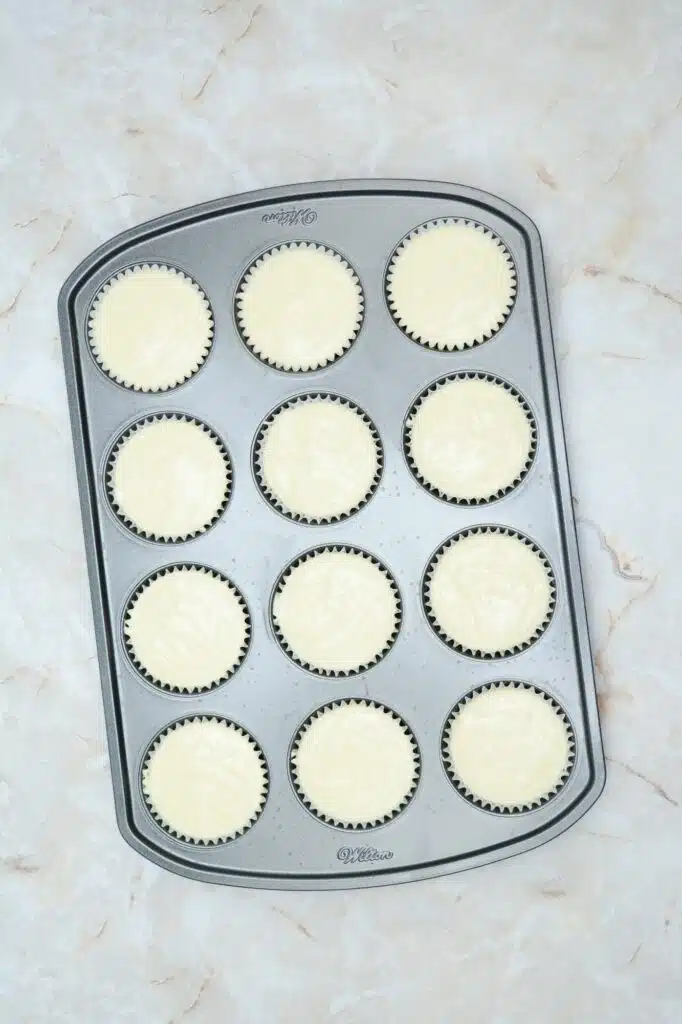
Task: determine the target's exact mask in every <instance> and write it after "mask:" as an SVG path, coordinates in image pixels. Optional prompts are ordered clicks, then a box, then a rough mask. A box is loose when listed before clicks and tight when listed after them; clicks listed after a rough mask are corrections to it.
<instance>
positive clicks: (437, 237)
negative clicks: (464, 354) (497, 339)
mask: <svg viewBox="0 0 682 1024" xmlns="http://www.w3.org/2000/svg"><path fill="white" fill-rule="evenodd" d="M387 291H388V300H389V305H390V308H391V311H392V313H393V315H394V317H395V318H396V320H397V321H398V323H399V324H400V326H401V327H402V328H403V329H404V330H405V331H406V332H407V333H408V334H409V335H410V336H411V337H412V338H414V339H415V340H416V341H419V342H421V344H422V345H426V346H428V347H429V348H435V349H441V350H447V351H452V350H454V349H462V348H467V347H469V346H471V345H476V344H479V343H480V342H482V341H484V340H485V339H486V338H489V337H490V336H491V335H492V334H493V333H494V332H495V331H497V330H498V329H499V327H500V326H501V325H502V323H503V322H504V320H505V318H506V317H507V315H508V313H509V310H510V309H511V306H512V302H513V299H514V293H515V291H516V275H515V272H514V265H513V263H512V260H511V257H510V255H509V253H508V252H507V250H506V248H505V247H504V246H503V244H502V243H501V242H500V240H499V239H498V238H497V236H496V235H494V234H493V233H492V232H491V231H489V230H488V229H487V228H482V227H480V226H478V225H476V224H472V223H469V222H467V221H463V220H445V221H435V222H433V223H432V224H430V225H426V226H425V227H424V228H422V229H419V230H418V231H416V232H415V233H414V234H413V235H411V236H410V237H409V238H407V239H406V240H405V241H404V242H403V244H402V245H401V246H400V248H399V249H398V251H397V253H396V256H395V258H394V259H393V261H392V263H391V265H390V267H389V271H388V280H387Z"/></svg>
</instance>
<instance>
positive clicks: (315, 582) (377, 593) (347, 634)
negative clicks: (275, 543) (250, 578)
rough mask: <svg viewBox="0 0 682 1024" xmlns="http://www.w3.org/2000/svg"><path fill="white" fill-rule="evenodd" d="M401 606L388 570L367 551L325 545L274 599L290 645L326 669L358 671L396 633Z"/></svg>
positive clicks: (280, 625) (286, 581) (301, 658)
mask: <svg viewBox="0 0 682 1024" xmlns="http://www.w3.org/2000/svg"><path fill="white" fill-rule="evenodd" d="M399 615H400V606H399V601H398V597H397V594H396V592H395V590H394V589H393V587H392V585H391V581H390V579H389V577H388V576H387V574H386V572H385V571H384V570H383V569H381V568H380V567H379V566H378V565H376V563H375V562H373V561H372V560H371V559H370V558H369V557H368V556H367V555H364V554H360V553H359V552H354V551H343V550H339V549H323V550H320V551H319V552H316V553H315V554H313V555H312V556H311V557H310V558H307V559H305V560H304V561H302V562H300V563H299V564H298V565H297V566H295V568H294V569H293V570H292V572H291V573H290V574H289V575H288V576H287V577H286V578H285V579H284V582H283V584H282V586H281V589H280V590H279V591H278V592H277V594H276V595H275V599H274V602H273V619H274V622H275V625H276V627H277V628H278V630H279V631H280V632H281V635H282V637H283V639H284V642H285V643H286V645H287V647H288V649H289V650H290V651H291V653H292V654H293V656H294V657H295V658H296V659H297V660H298V661H301V662H303V663H305V664H307V665H309V666H310V667H311V668H312V669H313V670H315V671H318V672H322V673H345V672H357V671H359V670H360V669H362V668H363V667H364V666H367V665H371V664H372V663H373V662H374V661H376V660H377V658H379V657H380V656H381V655H382V654H383V653H384V651H385V650H386V648H387V647H388V645H389V644H391V643H392V642H393V640H394V638H395V635H396V632H397V628H398V625H399Z"/></svg>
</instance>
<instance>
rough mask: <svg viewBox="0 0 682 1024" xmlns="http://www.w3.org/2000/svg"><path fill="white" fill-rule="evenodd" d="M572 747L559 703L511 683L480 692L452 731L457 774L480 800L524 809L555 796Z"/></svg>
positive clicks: (449, 751)
mask: <svg viewBox="0 0 682 1024" xmlns="http://www.w3.org/2000/svg"><path fill="white" fill-rule="evenodd" d="M571 753H572V751H571V743H570V739H569V730H568V727H567V724H566V722H565V720H564V718H563V716H562V715H561V714H560V712H559V711H558V710H557V709H556V707H555V706H554V704H552V702H551V701H549V700H548V699H547V698H546V697H544V696H542V695H541V694H539V693H536V692H535V690H533V689H531V688H529V687H522V686H514V685H512V684H508V683H505V684H502V685H498V686H493V687H491V688H490V689H486V690H484V691H483V692H482V693H478V694H475V695H474V696H473V698H472V699H471V700H469V701H467V702H466V703H465V704H464V705H463V706H462V707H461V708H460V710H459V711H458V712H457V713H456V715H455V716H454V718H453V719H452V721H451V724H450V727H449V731H448V732H447V735H446V755H447V759H448V762H449V764H450V767H451V769H452V772H453V774H454V775H455V777H456V778H457V779H458V780H459V782H460V783H461V784H462V785H463V786H464V787H465V789H467V790H468V791H469V793H471V794H472V796H474V797H475V798H476V799H477V800H480V801H481V802H482V803H488V804H492V805H493V806H494V807H500V808H508V809H510V808H516V809H523V808H525V807H530V806H532V805H533V804H535V803H537V802H539V801H540V800H543V799H544V798H546V797H548V796H550V795H551V794H552V793H553V792H554V791H555V790H556V789H557V787H558V786H559V785H561V783H562V781H563V780H564V779H565V777H566V775H567V773H568V770H569V765H570V758H571Z"/></svg>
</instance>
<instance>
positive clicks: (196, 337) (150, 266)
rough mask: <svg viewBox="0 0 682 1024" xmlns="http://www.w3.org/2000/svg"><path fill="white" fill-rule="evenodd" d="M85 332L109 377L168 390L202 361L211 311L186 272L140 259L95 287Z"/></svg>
mask: <svg viewBox="0 0 682 1024" xmlns="http://www.w3.org/2000/svg"><path fill="white" fill-rule="evenodd" d="M87 336H88V343H89V346H90V350H91V352H92V354H93V356H94V358H95V360H96V362H97V364H98V365H99V367H100V369H101V370H102V371H103V372H104V373H105V374H106V375H107V376H108V377H110V378H111V380H113V381H115V382H116V383H117V384H120V385H121V386H122V387H125V388H130V389H131V390H133V391H141V392H149V393H155V392H161V391H168V390H170V389H171V388H175V387H178V386H179V385H180V384H183V383H184V382H185V381H187V380H189V379H190V378H191V377H193V376H194V374H195V373H197V372H198V370H199V369H200V368H201V366H202V365H203V363H204V362H205V360H206V358H207V356H208V354H209V352H210V350H211V345H212V343H213V313H212V310H211V306H210V304H209V301H208V299H207V298H206V296H205V294H204V293H203V291H202V290H201V288H200V287H199V285H198V284H197V283H196V282H195V281H194V280H193V279H192V278H191V277H189V276H188V275H187V274H185V273H183V272H182V271H181V270H177V269H176V268H175V267H170V266H167V265H166V264H160V263H139V264H135V265H134V266H131V267H127V268H126V269H125V270H122V271H120V272H119V273H118V274H115V275H114V276H113V277H112V278H110V279H109V280H108V281H107V282H106V283H105V284H104V285H103V286H102V288H101V289H100V290H99V291H98V293H97V294H96V296H95V298H94V300H93V302H92V305H91V307H90V312H89V315H88V321H87Z"/></svg>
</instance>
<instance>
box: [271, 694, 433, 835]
mask: <svg viewBox="0 0 682 1024" xmlns="http://www.w3.org/2000/svg"><path fill="white" fill-rule="evenodd" d="M349 707H361V708H374V709H376V711H377V712H378V713H380V714H383V715H387V716H389V717H390V719H391V721H392V722H394V723H395V725H396V729H397V735H398V738H399V739H400V740H401V743H402V741H403V740H407V743H408V745H409V749H410V752H411V758H412V763H411V766H410V768H409V769H408V768H407V766H406V765H405V766H403V768H404V774H405V775H408V774H409V776H410V778H409V781H407V782H406V785H405V792H404V793H403V794H401V796H400V798H398V799H396V800H392V801H391V803H390V806H387V807H386V811H385V813H383V814H378V815H375V816H372V817H370V818H368V819H367V820H362V821H357V820H355V821H351V820H345V819H344V818H342V817H338V816H335V815H333V814H329V813H327V812H326V811H325V810H324V809H323V808H322V807H319V806H317V805H316V804H315V802H314V800H313V799H311V797H310V795H309V794H308V793H307V792H306V791H305V789H304V787H303V784H302V782H301V779H300V772H299V767H298V759H299V754H300V750H301V744H302V742H304V740H305V737H306V734H307V733H308V731H309V730H310V728H311V726H312V725H314V724H315V722H317V721H318V720H319V719H321V718H323V717H325V716H327V715H333V714H334V713H335V712H337V711H338V710H339V709H342V708H349ZM403 747H404V744H403ZM326 749H328V748H326ZM401 749H402V748H401ZM289 770H290V775H291V781H292V784H293V787H294V791H295V793H296V795H297V796H298V798H299V800H300V801H301V803H302V804H303V806H304V807H305V808H306V809H307V810H308V811H309V812H310V813H311V814H312V815H314V816H315V817H316V818H318V819H319V820H320V821H322V822H324V823H325V824H327V825H331V826H333V827H334V828H339V829H347V830H349V831H355V832H358V831H365V830H367V829H371V828H377V827H379V826H380V825H385V824H387V823H388V822H389V821H392V820H393V819H394V818H396V817H397V816H398V815H399V814H401V813H402V812H403V811H404V810H405V808H406V807H407V805H408V804H409V803H410V801H411V800H412V798H413V796H414V794H415V791H416V789H417V785H418V783H419V779H420V775H421V755H420V752H419V747H418V745H417V741H416V739H415V737H414V734H413V733H412V730H411V729H410V727H409V726H408V725H407V723H406V722H405V721H404V719H403V718H402V717H401V716H400V715H399V714H398V713H397V712H396V711H394V710H393V709H392V708H389V707H388V706H387V705H385V704H381V703H379V702H378V701H374V700H369V699H365V698H354V697H349V698H343V699H340V700H335V701H329V702H328V703H327V704H324V705H322V707H319V708H317V709H316V710H315V711H314V712H313V713H312V714H311V715H310V716H309V717H308V718H307V719H306V720H305V721H304V722H303V724H302V725H301V726H300V728H299V729H298V731H297V733H296V735H295V737H294V740H293V743H292V746H291V752H290V758H289ZM340 771H343V767H341V769H340ZM389 772H390V765H388V764H387V765H386V766H385V771H383V767H382V778H384V779H385V778H386V777H387V773H389ZM364 780H365V781H366V784H367V785H368V786H369V785H371V782H372V780H371V778H367V777H366V776H364Z"/></svg>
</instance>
